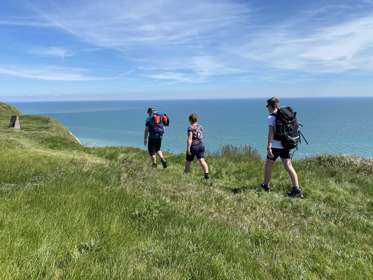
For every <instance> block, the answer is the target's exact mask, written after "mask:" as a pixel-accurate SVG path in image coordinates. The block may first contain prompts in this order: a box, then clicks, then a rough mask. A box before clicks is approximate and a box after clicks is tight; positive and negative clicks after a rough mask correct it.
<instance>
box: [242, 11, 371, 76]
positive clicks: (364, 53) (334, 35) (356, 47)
mask: <svg viewBox="0 0 373 280" xmlns="http://www.w3.org/2000/svg"><path fill="white" fill-rule="evenodd" d="M294 30H296V26H295V25H293V24H291V23H288V24H287V25H286V26H285V27H279V28H273V29H268V30H266V31H264V32H263V33H262V34H257V35H256V36H254V37H253V39H252V40H251V42H248V43H246V44H245V45H244V46H242V47H241V48H240V53H241V54H242V56H243V57H245V58H246V59H249V60H253V61H257V62H261V63H263V64H265V65H268V66H272V67H274V68H278V69H285V70H298V71H303V72H309V73H340V72H345V71H349V70H365V71H373V67H372V66H371V64H367V62H372V60H373V14H370V15H366V16H364V17H358V18H352V19H350V20H348V21H345V22H342V23H336V24H333V25H329V26H326V27H318V28H314V29H313V30H311V31H309V32H308V33H307V34H302V35H297V34H296V33H295V31H294Z"/></svg>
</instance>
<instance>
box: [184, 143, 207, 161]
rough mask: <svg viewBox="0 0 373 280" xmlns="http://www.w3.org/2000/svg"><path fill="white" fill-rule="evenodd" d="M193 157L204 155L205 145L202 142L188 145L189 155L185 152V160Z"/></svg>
mask: <svg viewBox="0 0 373 280" xmlns="http://www.w3.org/2000/svg"><path fill="white" fill-rule="evenodd" d="M194 157H197V159H201V158H204V157H205V146H204V145H203V144H199V145H192V146H190V155H188V153H187V154H186V160H187V161H193V160H194Z"/></svg>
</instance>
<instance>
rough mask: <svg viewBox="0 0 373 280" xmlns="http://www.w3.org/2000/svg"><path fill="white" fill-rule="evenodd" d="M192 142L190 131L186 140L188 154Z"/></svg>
mask: <svg viewBox="0 0 373 280" xmlns="http://www.w3.org/2000/svg"><path fill="white" fill-rule="evenodd" d="M192 142H193V133H192V132H191V131H189V132H188V140H187V152H188V154H190V146H192Z"/></svg>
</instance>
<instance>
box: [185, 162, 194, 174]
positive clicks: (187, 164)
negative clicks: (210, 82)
mask: <svg viewBox="0 0 373 280" xmlns="http://www.w3.org/2000/svg"><path fill="white" fill-rule="evenodd" d="M191 164H192V162H191V161H187V160H186V161H185V168H184V173H185V174H187V173H189V172H190V166H191Z"/></svg>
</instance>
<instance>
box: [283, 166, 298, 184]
mask: <svg viewBox="0 0 373 280" xmlns="http://www.w3.org/2000/svg"><path fill="white" fill-rule="evenodd" d="M282 163H283V164H284V167H285V169H286V171H287V172H288V174H289V177H290V180H291V183H292V184H293V187H294V186H297V187H299V182H298V175H297V172H295V169H294V167H293V164H292V163H291V160H290V159H283V160H282Z"/></svg>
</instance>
